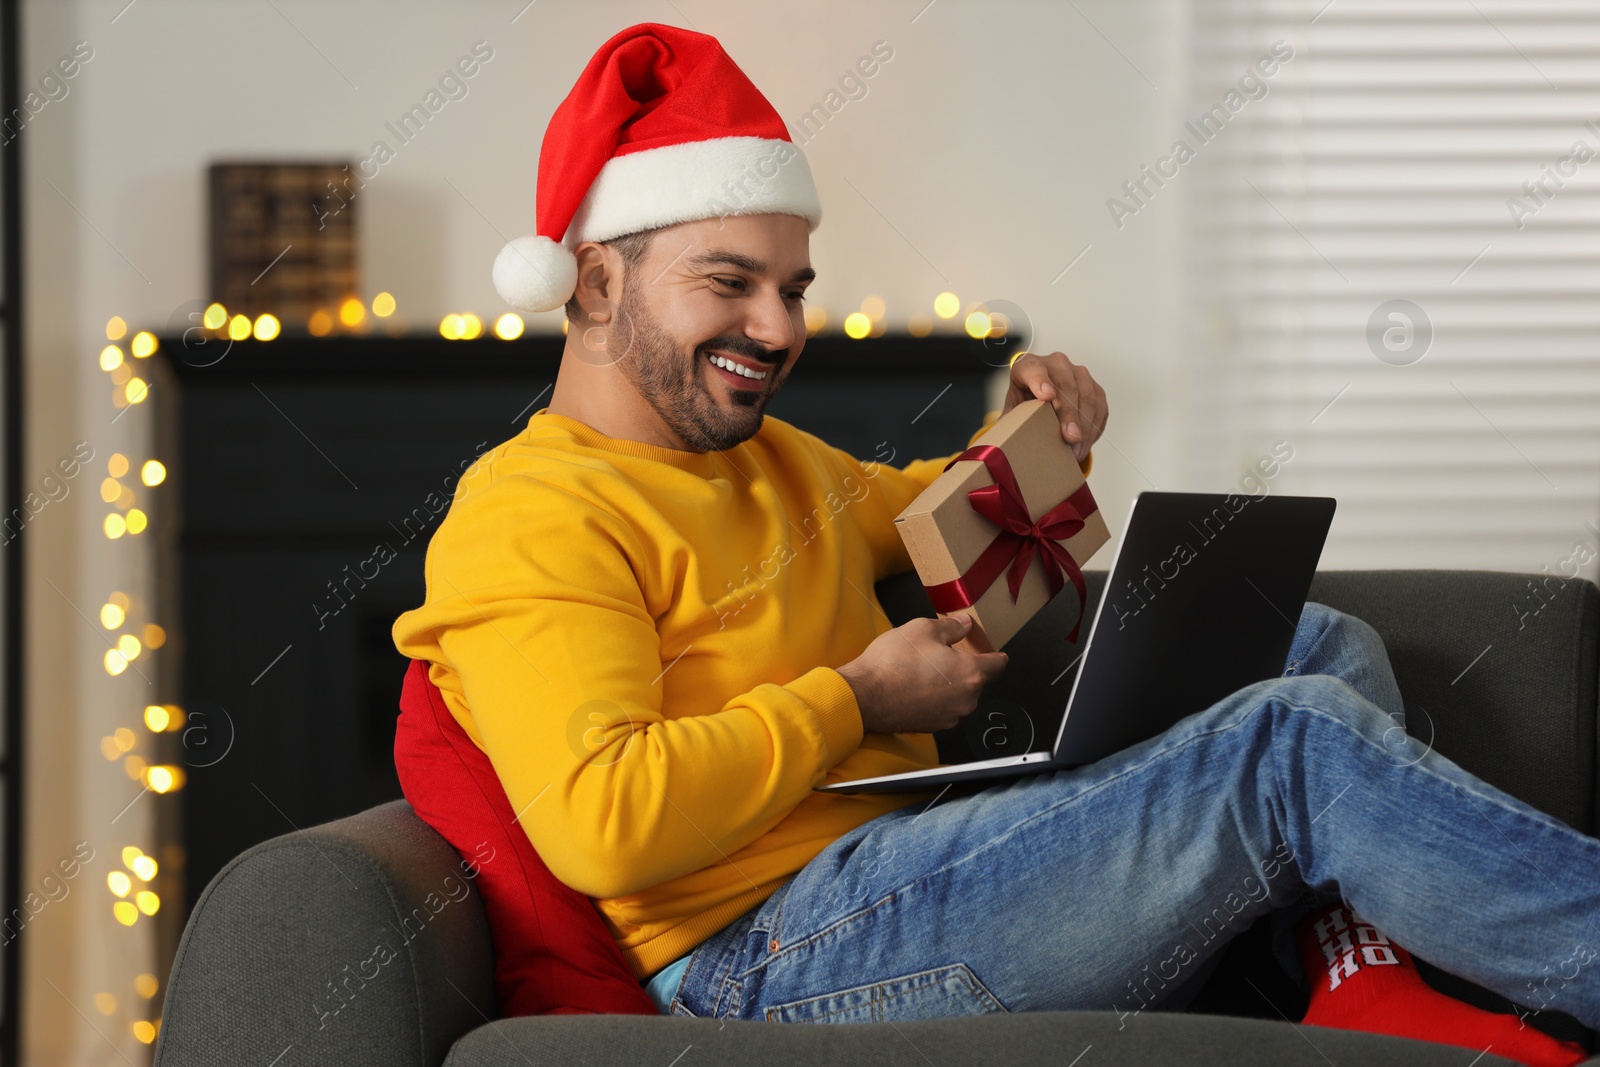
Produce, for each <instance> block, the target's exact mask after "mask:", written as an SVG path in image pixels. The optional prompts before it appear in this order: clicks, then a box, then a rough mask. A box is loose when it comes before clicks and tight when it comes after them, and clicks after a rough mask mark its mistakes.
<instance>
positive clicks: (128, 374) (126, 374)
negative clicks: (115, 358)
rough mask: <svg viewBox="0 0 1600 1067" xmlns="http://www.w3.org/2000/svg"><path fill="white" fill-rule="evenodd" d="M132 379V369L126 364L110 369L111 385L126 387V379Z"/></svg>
mask: <svg viewBox="0 0 1600 1067" xmlns="http://www.w3.org/2000/svg"><path fill="white" fill-rule="evenodd" d="M132 377H133V368H132V367H131V366H129V365H128V364H126V363H119V364H117V365H116V366H115V367H113V368H111V384H113V385H127V384H128V379H129V378H132Z"/></svg>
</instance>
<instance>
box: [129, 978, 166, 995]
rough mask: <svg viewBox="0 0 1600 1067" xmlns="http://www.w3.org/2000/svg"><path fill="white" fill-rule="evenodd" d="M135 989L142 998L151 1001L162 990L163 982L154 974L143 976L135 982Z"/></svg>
mask: <svg viewBox="0 0 1600 1067" xmlns="http://www.w3.org/2000/svg"><path fill="white" fill-rule="evenodd" d="M133 988H134V991H135V992H137V993H138V994H139V995H140V996H141V997H143V998H145V999H146V1000H149V999H150V998H151V997H153V996H155V995H156V992H157V991H158V990H159V989H160V988H161V982H160V981H159V980H158V979H157V978H156V976H155V975H153V974H141V975H139V976H138V977H136V978H135V979H134V980H133Z"/></svg>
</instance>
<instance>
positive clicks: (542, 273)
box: [494, 234, 578, 311]
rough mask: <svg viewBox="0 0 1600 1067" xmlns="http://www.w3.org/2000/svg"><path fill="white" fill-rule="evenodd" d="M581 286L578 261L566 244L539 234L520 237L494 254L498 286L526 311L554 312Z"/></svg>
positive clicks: (508, 300) (507, 298) (502, 295)
mask: <svg viewBox="0 0 1600 1067" xmlns="http://www.w3.org/2000/svg"><path fill="white" fill-rule="evenodd" d="M577 286H578V260H577V258H576V257H575V256H573V254H572V251H571V250H570V249H569V248H567V246H566V245H564V244H560V243H559V242H556V241H552V240H551V239H550V238H548V237H545V236H543V235H539V234H532V235H529V236H527V237H518V238H516V239H515V240H513V241H510V242H509V243H507V244H506V246H505V247H504V248H502V249H500V254H499V255H497V256H495V257H494V288H495V291H496V292H498V293H499V294H500V299H502V300H504V301H505V302H506V303H508V304H510V305H511V306H512V307H514V308H520V309H521V310H523V311H554V310H555V309H556V308H558V307H561V306H562V305H563V304H565V303H566V302H567V300H568V298H570V297H571V296H572V293H573V290H574V289H576V288H577Z"/></svg>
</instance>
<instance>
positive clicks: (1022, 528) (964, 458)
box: [894, 399, 1111, 652]
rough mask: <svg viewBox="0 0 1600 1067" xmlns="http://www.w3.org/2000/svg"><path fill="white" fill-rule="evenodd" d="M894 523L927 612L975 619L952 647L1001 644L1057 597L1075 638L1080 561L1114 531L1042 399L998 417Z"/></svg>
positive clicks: (981, 648) (1080, 602) (997, 646)
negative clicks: (1065, 606)
mask: <svg viewBox="0 0 1600 1067" xmlns="http://www.w3.org/2000/svg"><path fill="white" fill-rule="evenodd" d="M894 521H895V527H896V528H897V529H898V530H899V531H900V538H901V540H902V541H904V542H905V546H906V551H907V552H908V553H909V554H910V556H911V562H912V563H913V564H914V565H915V566H916V569H917V576H918V577H919V578H921V579H922V584H923V586H924V587H926V588H927V590H928V597H929V599H930V600H932V601H933V607H934V609H935V610H936V611H937V612H938V613H939V615H941V616H949V615H956V614H966V615H970V616H972V621H973V626H972V629H971V630H970V631H969V632H968V633H967V635H966V636H965V637H963V638H962V639H961V640H960V641H957V642H956V643H955V645H954V647H956V648H964V649H966V650H968V651H974V652H995V651H998V650H1000V649H1002V648H1004V647H1005V643H1006V642H1007V641H1009V640H1011V638H1012V637H1014V636H1015V635H1016V633H1017V631H1018V630H1020V629H1022V627H1023V625H1024V624H1025V623H1026V622H1027V621H1028V620H1029V619H1031V618H1032V617H1033V616H1034V615H1035V614H1036V613H1037V612H1038V611H1039V609H1040V608H1042V607H1044V605H1045V604H1046V603H1047V602H1048V601H1049V600H1050V599H1051V598H1052V597H1053V596H1057V595H1059V596H1068V597H1074V598H1076V599H1077V601H1078V609H1077V614H1075V615H1074V616H1073V617H1074V618H1075V619H1078V620H1079V623H1078V624H1075V625H1074V626H1073V628H1072V631H1071V633H1070V634H1068V635H1066V636H1065V639H1066V640H1070V641H1074V642H1075V641H1077V640H1078V631H1079V627H1080V625H1081V622H1082V618H1081V616H1082V612H1083V604H1084V583H1083V574H1082V567H1083V565H1084V564H1085V563H1087V562H1088V561H1089V558H1090V557H1091V556H1093V555H1094V554H1095V552H1096V551H1097V550H1098V549H1099V548H1100V546H1101V545H1103V544H1105V543H1106V542H1107V541H1108V540H1110V538H1111V534H1110V531H1108V530H1107V529H1106V522H1105V518H1104V517H1103V516H1102V515H1101V514H1100V509H1099V507H1098V506H1097V505H1096V504H1095V501H1094V496H1093V494H1091V493H1090V492H1089V485H1088V482H1087V481H1086V480H1085V479H1084V476H1083V469H1082V468H1081V467H1079V466H1078V461H1077V458H1076V457H1074V456H1073V454H1072V446H1071V445H1069V444H1067V442H1066V441H1065V440H1063V439H1062V436H1061V420H1060V418H1059V416H1058V415H1057V414H1056V411H1055V409H1054V408H1053V407H1051V406H1050V403H1049V402H1048V401H1045V400H1037V399H1035V400H1024V401H1022V402H1021V403H1019V404H1017V405H1016V406H1015V407H1013V408H1012V409H1011V410H1010V411H1008V412H1006V413H1005V414H1004V415H1002V416H1001V417H1000V418H999V419H998V420H997V421H996V422H995V423H994V425H992V426H990V427H989V429H988V430H987V431H985V433H984V434H983V436H982V437H980V438H978V440H977V441H976V442H975V443H974V444H973V445H972V447H970V448H968V449H967V450H966V451H965V452H963V453H961V455H960V456H958V457H956V459H954V460H952V461H951V463H950V464H949V466H947V467H946V468H945V470H944V473H942V474H940V475H939V477H938V478H936V479H935V480H934V482H933V484H932V485H930V486H928V488H927V489H925V490H923V491H922V493H921V494H919V495H918V496H917V498H916V499H915V500H913V501H912V502H911V503H910V505H908V506H907V507H906V509H905V510H904V511H902V512H901V513H900V514H899V515H898V516H896V517H895V520H894Z"/></svg>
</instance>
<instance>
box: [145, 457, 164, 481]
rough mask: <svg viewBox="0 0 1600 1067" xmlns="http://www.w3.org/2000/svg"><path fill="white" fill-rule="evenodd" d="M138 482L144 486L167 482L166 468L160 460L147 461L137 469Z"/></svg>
mask: <svg viewBox="0 0 1600 1067" xmlns="http://www.w3.org/2000/svg"><path fill="white" fill-rule="evenodd" d="M139 480H140V481H141V482H143V483H144V484H145V485H160V484H161V483H162V482H164V481H166V480H167V468H166V466H165V465H163V464H162V463H161V461H160V460H154V459H147V460H145V461H144V466H143V467H140V468H139Z"/></svg>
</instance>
